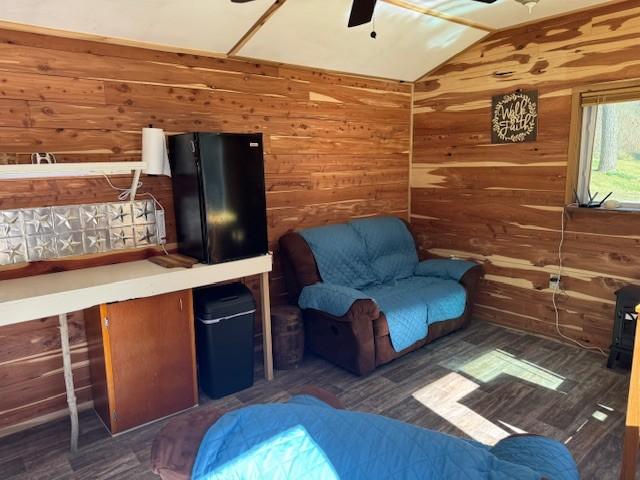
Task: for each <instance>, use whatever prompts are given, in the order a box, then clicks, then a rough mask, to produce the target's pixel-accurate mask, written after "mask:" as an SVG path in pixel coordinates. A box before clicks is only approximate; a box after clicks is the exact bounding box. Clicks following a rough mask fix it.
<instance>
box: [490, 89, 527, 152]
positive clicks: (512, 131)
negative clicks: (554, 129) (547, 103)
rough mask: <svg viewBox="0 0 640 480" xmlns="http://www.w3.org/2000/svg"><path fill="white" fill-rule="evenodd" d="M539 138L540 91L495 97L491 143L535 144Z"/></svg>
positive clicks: (492, 110) (493, 101)
mask: <svg viewBox="0 0 640 480" xmlns="http://www.w3.org/2000/svg"><path fill="white" fill-rule="evenodd" d="M537 138H538V91H537V90H531V91H528V92H520V91H517V92H514V93H508V94H506V95H498V96H495V97H493V100H492V102H491V142H492V143H522V142H535V141H536V139H537Z"/></svg>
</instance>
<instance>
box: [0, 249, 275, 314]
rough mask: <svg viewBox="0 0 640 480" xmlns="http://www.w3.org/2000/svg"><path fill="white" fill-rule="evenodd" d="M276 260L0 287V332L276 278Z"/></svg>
mask: <svg viewBox="0 0 640 480" xmlns="http://www.w3.org/2000/svg"><path fill="white" fill-rule="evenodd" d="M271 269H272V256H271V255H270V254H268V255H263V256H259V257H253V258H247V259H243V260H236V261H232V262H226V263H219V264H216V265H203V264H197V265H194V267H193V268H188V269H185V268H173V269H166V268H163V267H160V266H158V265H155V264H153V263H151V262H149V261H148V260H141V261H136V262H126V263H118V264H114V265H107V266H102V267H93V268H86V269H81V270H71V271H67V272H59V273H48V274H44V275H37V276H32V277H25V278H17V279H11V280H3V281H0V326H4V325H11V324H14V323H21V322H26V321H29V320H35V319H39V318H44V317H49V316H53V315H60V314H63V313H68V312H73V311H77V310H83V309H85V308H89V307H92V306H94V305H98V304H102V303H111V302H119V301H124V300H131V299H133V298H142V297H150V296H153V295H160V294H163V293H168V292H174V291H177V290H184V289H188V288H196V287H202V286H205V285H210V284H214V283H218V282H224V281H228V280H233V279H236V278H242V277H248V276H251V275H257V274H260V273H265V272H270V271H271Z"/></svg>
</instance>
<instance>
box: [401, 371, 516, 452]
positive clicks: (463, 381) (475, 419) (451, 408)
mask: <svg viewBox="0 0 640 480" xmlns="http://www.w3.org/2000/svg"><path fill="white" fill-rule="evenodd" d="M479 387H480V385H478V384H477V383H475V382H473V381H471V380H469V379H468V378H466V377H463V376H462V375H460V374H459V373H455V372H452V373H450V374H448V375H445V376H444V377H442V378H441V379H439V380H436V381H435V382H433V383H430V384H429V385H427V386H425V387H422V388H421V389H419V390H416V391H415V392H414V393H413V398H415V399H416V400H418V401H419V402H420V403H422V404H423V405H424V406H425V407H427V408H428V409H429V410H432V411H433V412H435V413H436V414H438V415H440V416H441V417H442V418H444V419H445V420H446V421H447V422H449V423H451V424H452V425H454V426H455V427H456V428H458V429H460V430H461V431H463V432H464V433H466V434H467V435H469V436H470V437H471V438H473V439H474V440H477V441H478V442H481V443H484V444H487V445H495V444H496V443H497V442H498V441H500V440H502V439H503V438H506V437H508V436H509V435H510V433H509V432H507V431H506V430H503V429H502V428H500V427H499V426H497V425H495V424H493V423H492V422H490V421H489V420H487V419H486V418H484V417H483V416H482V415H480V414H478V413H476V412H474V411H473V410H471V409H470V408H469V407H467V406H465V405H462V404H461V403H460V400H462V399H463V398H464V397H466V396H467V395H469V394H470V393H471V392H473V391H475V390H477V389H478V388H479ZM505 425H506V424H505Z"/></svg>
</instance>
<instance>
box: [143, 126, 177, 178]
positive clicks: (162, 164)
mask: <svg viewBox="0 0 640 480" xmlns="http://www.w3.org/2000/svg"><path fill="white" fill-rule="evenodd" d="M142 161H143V162H145V163H146V164H147V168H145V170H144V173H146V174H149V175H166V176H169V177H170V176H171V169H170V168H169V154H168V152H167V142H166V140H165V138H164V131H163V130H162V129H161V128H143V129H142Z"/></svg>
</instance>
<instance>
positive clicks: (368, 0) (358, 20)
mask: <svg viewBox="0 0 640 480" xmlns="http://www.w3.org/2000/svg"><path fill="white" fill-rule="evenodd" d="M375 7H376V0H353V5H352V6H351V15H349V23H348V24H347V26H348V27H357V26H358V25H364V24H365V23H369V22H370V21H371V19H372V18H373V10H374V9H375Z"/></svg>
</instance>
